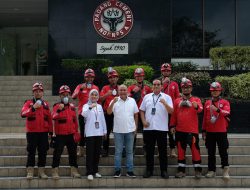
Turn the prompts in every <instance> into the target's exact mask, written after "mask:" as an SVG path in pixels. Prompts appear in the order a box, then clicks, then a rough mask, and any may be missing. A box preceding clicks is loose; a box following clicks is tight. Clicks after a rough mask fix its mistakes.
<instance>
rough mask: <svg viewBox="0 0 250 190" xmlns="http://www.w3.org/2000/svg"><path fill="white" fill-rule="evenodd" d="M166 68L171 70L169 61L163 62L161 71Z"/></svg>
mask: <svg viewBox="0 0 250 190" xmlns="http://www.w3.org/2000/svg"><path fill="white" fill-rule="evenodd" d="M166 70H168V71H171V70H172V68H171V65H170V64H169V63H163V64H162V65H161V71H166Z"/></svg>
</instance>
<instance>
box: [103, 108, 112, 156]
mask: <svg viewBox="0 0 250 190" xmlns="http://www.w3.org/2000/svg"><path fill="white" fill-rule="evenodd" d="M104 116H105V120H106V125H107V138H106V139H104V140H103V150H105V151H107V152H108V151H109V136H110V133H111V131H112V130H113V124H114V115H113V114H111V115H108V114H107V113H105V114H104Z"/></svg>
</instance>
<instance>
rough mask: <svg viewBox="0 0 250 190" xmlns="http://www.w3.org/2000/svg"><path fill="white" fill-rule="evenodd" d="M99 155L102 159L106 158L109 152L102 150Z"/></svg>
mask: <svg viewBox="0 0 250 190" xmlns="http://www.w3.org/2000/svg"><path fill="white" fill-rule="evenodd" d="M101 154H102V157H108V155H109V152H108V150H104V149H103V150H102V152H101Z"/></svg>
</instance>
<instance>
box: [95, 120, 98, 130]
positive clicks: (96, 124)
mask: <svg viewBox="0 0 250 190" xmlns="http://www.w3.org/2000/svg"><path fill="white" fill-rule="evenodd" d="M95 128H96V129H99V122H97V121H96V122H95Z"/></svg>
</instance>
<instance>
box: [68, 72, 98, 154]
mask: <svg viewBox="0 0 250 190" xmlns="http://www.w3.org/2000/svg"><path fill="white" fill-rule="evenodd" d="M94 79H95V72H94V70H92V69H86V71H85V72H84V80H85V82H84V83H82V84H78V85H77V87H76V89H75V90H74V92H73V94H72V98H73V99H76V98H77V99H78V121H79V125H80V133H81V141H80V144H79V145H80V148H79V149H78V152H77V155H79V156H83V147H84V145H85V138H84V125H85V123H84V117H83V116H82V115H81V113H82V107H83V105H84V104H86V103H87V102H88V98H89V92H90V91H91V90H92V89H96V90H98V91H99V88H98V87H97V86H96V85H94V84H93V81H94Z"/></svg>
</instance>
